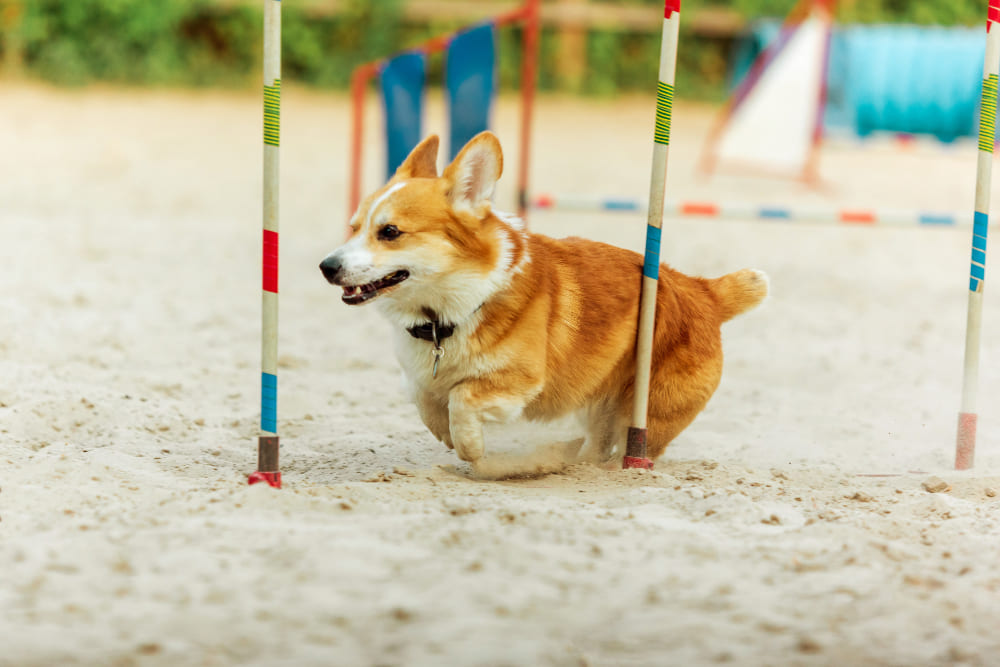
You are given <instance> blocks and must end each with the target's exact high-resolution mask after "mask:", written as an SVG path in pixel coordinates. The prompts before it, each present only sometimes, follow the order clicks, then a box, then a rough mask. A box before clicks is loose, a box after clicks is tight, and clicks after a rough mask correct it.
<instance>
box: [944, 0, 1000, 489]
mask: <svg viewBox="0 0 1000 667" xmlns="http://www.w3.org/2000/svg"><path fill="white" fill-rule="evenodd" d="M993 28H996V29H997V30H996V32H994V31H993ZM998 58H1000V0H990V5H989V12H988V14H987V19H986V60H985V62H984V63H983V95H982V102H981V104H980V108H979V160H978V164H977V165H976V210H975V214H974V216H973V228H972V262H971V265H970V269H969V312H968V319H967V321H966V327H965V368H964V372H963V374H962V406H961V410H960V411H959V413H958V437H957V438H956V440H955V468H956V469H958V470H967V469H969V468H971V467H972V463H973V461H974V460H975V454H976V421H977V419H978V416H977V413H976V398H977V394H978V392H979V339H980V333H981V331H982V323H983V287H984V285H985V283H986V234H987V231H988V230H989V213H990V182H991V180H992V179H991V176H992V170H993V143H994V140H995V138H996V119H997V76H998V74H1000V62H998Z"/></svg>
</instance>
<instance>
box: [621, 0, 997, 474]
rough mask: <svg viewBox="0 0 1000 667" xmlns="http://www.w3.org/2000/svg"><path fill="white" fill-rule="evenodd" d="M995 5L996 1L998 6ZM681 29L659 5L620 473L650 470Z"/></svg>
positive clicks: (674, 2) (669, 1) (677, 13)
mask: <svg viewBox="0 0 1000 667" xmlns="http://www.w3.org/2000/svg"><path fill="white" fill-rule="evenodd" d="M998 1H1000V0H998ZM680 23H681V0H664V3H663V36H662V38H661V41H660V73H659V77H658V82H657V84H656V128H655V130H654V132H653V168H652V174H651V175H650V181H649V212H648V214H647V216H646V258H645V262H644V263H643V267H642V276H643V277H642V296H641V300H640V302H639V337H638V342H637V344H636V351H635V400H634V402H633V404H632V426H630V427H629V429H628V435H627V438H626V443H627V444H626V450H625V458H624V459H623V460H622V467H623V468H647V469H649V468H652V467H653V461H652V460H651V459H650V458H649V457H648V456H647V455H646V416H647V411H648V409H649V377H650V370H651V366H652V361H653V328H654V324H655V320H656V289H657V286H658V285H659V277H660V234H661V229H662V228H663V200H664V195H665V192H666V187H667V156H668V153H669V146H670V113H671V109H672V107H673V101H674V71H675V69H676V66H677V39H678V29H679V28H680Z"/></svg>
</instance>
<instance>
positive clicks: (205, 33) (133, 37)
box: [0, 0, 986, 100]
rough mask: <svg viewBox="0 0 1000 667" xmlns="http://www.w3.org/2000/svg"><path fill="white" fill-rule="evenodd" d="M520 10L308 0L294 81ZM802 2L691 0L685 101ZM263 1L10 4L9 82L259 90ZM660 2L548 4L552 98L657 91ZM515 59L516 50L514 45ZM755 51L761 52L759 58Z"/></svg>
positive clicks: (287, 13) (870, 18) (911, 18)
mask: <svg viewBox="0 0 1000 667" xmlns="http://www.w3.org/2000/svg"><path fill="white" fill-rule="evenodd" d="M516 4H517V3H515V2H512V1H511V0H479V1H478V2H463V1H461V0H377V1H373V0H297V1H294V2H285V3H284V5H285V6H284V10H283V19H282V23H283V59H284V63H283V64H284V74H283V76H284V79H285V80H286V81H293V82H298V83H302V84H307V85H309V86H314V87H317V88H324V89H337V88H346V87H347V85H348V81H349V78H350V73H351V69H352V68H353V67H354V66H355V65H358V64H360V63H363V62H366V61H369V60H372V59H374V58H378V57H382V56H384V55H386V54H388V53H391V52H393V51H395V50H398V49H399V48H401V47H403V46H405V45H407V44H412V43H416V42H419V41H421V40H423V39H425V38H427V37H430V36H432V35H437V34H441V33H442V32H446V31H449V30H452V29H455V28H457V27H459V26H461V25H465V24H468V23H469V22H470V21H474V20H478V19H480V18H482V17H484V16H487V15H489V14H495V13H498V12H500V11H503V10H504V9H505V8H510V7H513V6H516ZM795 4H796V3H795V1H794V0H684V4H683V9H684V20H683V21H682V25H681V32H682V36H681V40H682V43H683V44H684V49H682V50H681V53H680V54H679V62H678V85H677V89H678V93H679V95H680V96H682V97H687V98H689V99H690V98H694V99H702V100H722V99H723V98H724V96H725V92H726V90H727V88H728V87H729V86H730V85H731V84H732V80H733V75H734V71H738V70H739V69H740V68H741V67H745V66H746V64H747V62H748V59H749V58H750V57H751V56H752V53H753V51H754V50H755V49H756V48H757V47H756V46H755V40H756V41H759V35H760V34H761V31H762V30H765V29H764V28H761V27H760V26H759V25H758V24H757V23H756V22H758V21H759V20H760V19H765V18H767V17H771V18H772V19H780V18H781V17H784V16H785V15H787V14H788V13H789V11H790V10H791V9H792V8H793V6H794V5H795ZM260 5H261V3H260V2H258V1H257V0H158V1H156V2H150V1H149V0H0V58H2V64H3V70H4V73H5V74H6V76H8V77H29V78H34V79H42V80H45V81H50V82H54V83H57V84H61V85H72V86H80V85H84V84H88V83H92V82H112V83H120V84H129V85H151V86H227V87H234V88H243V87H248V88H249V87H255V86H256V85H257V79H258V78H259V77H258V74H257V72H258V70H259V63H260V55H261V54H260V43H261V40H260V37H259V35H260V30H261V27H260V26H261V6H260ZM659 6H662V0H623V1H621V2H609V1H607V0H545V1H544V2H543V36H542V41H541V56H540V63H539V75H540V79H539V87H540V89H541V90H550V91H552V90H555V91H565V92H571V93H581V94H584V95H591V96H610V95H614V94H616V93H620V92H625V91H631V90H643V91H645V90H648V89H649V87H650V85H651V81H652V79H653V77H655V73H656V64H657V62H658V54H659V42H660V36H659V30H660V20H659V19H660V13H659V11H654V10H651V9H650V7H659ZM985 11H986V8H985V2H983V1H980V0H950V1H949V2H940V1H938V0H840V1H839V2H837V3H836V6H835V20H836V21H837V22H838V23H840V24H859V23H860V24H881V23H907V24H915V25H938V26H981V25H982V23H983V21H984V18H985ZM520 38H521V36H520V34H519V31H518V30H517V29H512V30H505V31H501V33H500V39H501V40H502V42H501V44H500V49H501V51H502V52H505V53H506V54H509V57H508V56H507V55H505V56H504V57H503V58H501V59H500V63H499V67H500V82H501V86H502V87H503V88H512V87H514V86H516V85H517V80H518V71H519V69H518V67H519V62H518V58H517V54H518V53H519V49H518V48H517V47H516V46H515V45H516V44H519V43H520ZM504 42H506V46H507V47H509V48H505V44H504ZM748 49H749V50H750V51H749V52H748Z"/></svg>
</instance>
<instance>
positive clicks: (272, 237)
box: [263, 229, 278, 294]
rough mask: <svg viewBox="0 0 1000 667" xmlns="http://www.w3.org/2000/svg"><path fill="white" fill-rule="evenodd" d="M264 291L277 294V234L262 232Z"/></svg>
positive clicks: (267, 231) (268, 231)
mask: <svg viewBox="0 0 1000 667" xmlns="http://www.w3.org/2000/svg"><path fill="white" fill-rule="evenodd" d="M263 276H264V285H263V286H264V291H265V292H274V293H275V294H277V293H278V232H272V231H270V230H267V229H265V230H264V263H263Z"/></svg>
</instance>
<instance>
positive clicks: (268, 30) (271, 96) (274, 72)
mask: <svg viewBox="0 0 1000 667" xmlns="http://www.w3.org/2000/svg"><path fill="white" fill-rule="evenodd" d="M280 135H281V0H264V215H263V228H264V229H263V253H262V262H261V276H262V285H261V287H262V298H261V355H260V358H261V361H260V365H261V380H260V430H261V435H260V437H259V438H258V441H257V472H255V473H253V474H252V475H250V477H249V479H248V480H247V481H248V483H250V484H256V483H257V482H267V483H268V484H269V485H271V486H273V487H275V488H278V489H280V488H281V472H280V471H279V468H278V184H279V183H278V181H279V179H278V146H279V145H280V143H281V142H280Z"/></svg>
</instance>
